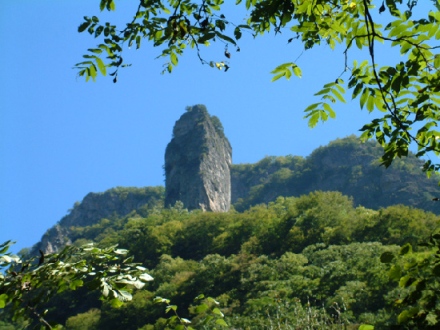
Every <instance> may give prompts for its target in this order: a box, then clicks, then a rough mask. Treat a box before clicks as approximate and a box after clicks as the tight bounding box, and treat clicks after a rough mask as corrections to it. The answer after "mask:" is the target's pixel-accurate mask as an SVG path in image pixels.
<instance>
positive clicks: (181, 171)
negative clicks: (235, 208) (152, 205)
mask: <svg viewBox="0 0 440 330" xmlns="http://www.w3.org/2000/svg"><path fill="white" fill-rule="evenodd" d="M231 165H232V148H231V145H230V143H229V141H228V139H227V138H226V136H225V135H224V132H223V126H222V124H221V122H220V120H219V119H218V118H217V117H215V116H210V115H209V114H208V111H207V110H206V107H205V106H204V105H195V106H192V107H188V108H187V112H186V113H185V114H183V115H182V116H181V117H180V119H179V120H178V121H177V122H176V124H175V126H174V129H173V138H172V140H171V142H170V143H169V144H168V146H167V148H166V151H165V177H166V180H165V186H166V187H165V205H166V206H172V205H174V204H175V203H176V202H177V201H181V202H182V203H183V204H184V206H185V207H186V208H188V209H202V210H204V211H214V212H225V211H228V210H229V208H230V205H231V174H230V168H231Z"/></svg>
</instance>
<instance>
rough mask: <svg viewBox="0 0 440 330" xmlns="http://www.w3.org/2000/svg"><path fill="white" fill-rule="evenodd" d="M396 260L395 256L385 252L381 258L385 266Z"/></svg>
mask: <svg viewBox="0 0 440 330" xmlns="http://www.w3.org/2000/svg"><path fill="white" fill-rule="evenodd" d="M393 259H394V254H393V253H392V252H388V251H387V252H384V253H382V255H381V256H380V262H381V263H384V264H389V263H390V262H391V261H393Z"/></svg>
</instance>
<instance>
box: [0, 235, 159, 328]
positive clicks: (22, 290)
mask: <svg viewBox="0 0 440 330" xmlns="http://www.w3.org/2000/svg"><path fill="white" fill-rule="evenodd" d="M11 244H12V242H10V241H8V242H5V243H3V244H2V245H1V246H0V267H1V268H7V269H6V271H5V272H4V273H3V274H1V275H0V308H2V309H4V308H9V309H10V310H11V313H12V316H13V317H12V319H13V320H19V319H21V318H24V319H30V320H31V319H34V320H35V321H36V322H40V323H41V325H42V326H44V327H46V328H51V325H50V322H48V321H47V320H46V318H47V316H46V313H47V310H46V311H44V310H40V308H41V306H42V305H43V304H44V303H46V302H48V301H49V300H50V299H51V298H52V297H53V296H55V295H56V294H60V293H62V292H64V291H66V290H77V289H78V288H80V287H83V286H87V287H88V288H89V289H91V290H100V292H101V297H102V299H105V300H109V301H110V303H111V304H112V305H113V306H115V307H119V306H121V305H122V304H123V303H124V302H125V301H129V300H131V299H132V295H131V292H132V291H133V289H141V288H142V287H143V286H144V285H145V283H146V282H148V281H151V280H152V279H153V278H152V277H151V276H150V275H148V274H147V273H146V269H145V268H143V267H141V266H140V265H139V264H135V263H133V262H132V260H133V259H132V258H131V257H128V258H127V256H126V255H127V252H128V251H127V250H124V249H117V248H116V247H109V248H105V249H100V248H97V247H95V246H94V245H93V244H88V245H86V246H83V247H81V248H77V247H74V246H70V247H65V248H64V249H63V250H62V251H61V252H60V253H56V254H50V255H45V254H44V253H43V252H42V251H40V256H39V257H38V261H37V260H36V259H37V258H36V257H35V258H31V259H29V260H21V259H20V258H19V257H17V256H14V255H11V254H10V253H8V249H9V247H10V245H11Z"/></svg>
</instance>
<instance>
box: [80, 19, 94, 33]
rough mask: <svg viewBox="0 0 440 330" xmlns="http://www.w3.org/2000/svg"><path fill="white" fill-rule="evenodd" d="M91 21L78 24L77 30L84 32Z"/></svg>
mask: <svg viewBox="0 0 440 330" xmlns="http://www.w3.org/2000/svg"><path fill="white" fill-rule="evenodd" d="M91 23H92V22H90V21H89V22H84V23H82V24H81V25H80V26H78V32H84V31H85V30H86V29H87V28H88V27H89V25H90V24H91Z"/></svg>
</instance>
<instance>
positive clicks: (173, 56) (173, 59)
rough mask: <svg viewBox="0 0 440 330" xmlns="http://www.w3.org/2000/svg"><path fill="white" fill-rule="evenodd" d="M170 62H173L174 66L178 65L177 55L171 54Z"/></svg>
mask: <svg viewBox="0 0 440 330" xmlns="http://www.w3.org/2000/svg"><path fill="white" fill-rule="evenodd" d="M170 60H171V63H173V65H174V66H176V65H177V62H178V59H177V55H176V53H171V54H170Z"/></svg>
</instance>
